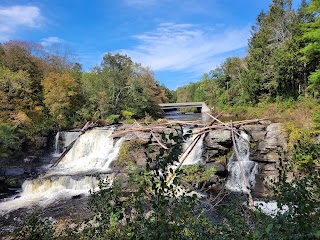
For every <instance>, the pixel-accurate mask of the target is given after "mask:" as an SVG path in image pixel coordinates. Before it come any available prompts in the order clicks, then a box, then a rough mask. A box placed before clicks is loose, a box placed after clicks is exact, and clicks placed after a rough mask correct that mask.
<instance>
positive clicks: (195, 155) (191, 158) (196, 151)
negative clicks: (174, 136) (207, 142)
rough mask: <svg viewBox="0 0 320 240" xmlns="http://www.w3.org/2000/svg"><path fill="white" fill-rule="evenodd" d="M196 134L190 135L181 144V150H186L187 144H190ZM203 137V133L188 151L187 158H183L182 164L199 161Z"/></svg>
mask: <svg viewBox="0 0 320 240" xmlns="http://www.w3.org/2000/svg"><path fill="white" fill-rule="evenodd" d="M196 137H197V135H192V136H190V137H189V138H188V139H187V141H186V142H185V143H184V144H183V152H184V151H186V150H187V148H188V146H190V144H192V142H193V140H194V139H195V138H196ZM203 139H204V134H203V135H202V136H201V137H200V139H199V140H198V142H197V144H196V145H195V146H194V148H193V149H192V151H191V152H190V153H189V155H188V156H187V158H186V159H185V160H184V162H183V165H192V164H196V163H199V162H201V160H202V158H201V156H202V151H203Z"/></svg>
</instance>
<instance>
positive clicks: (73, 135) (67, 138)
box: [62, 132, 80, 147]
mask: <svg viewBox="0 0 320 240" xmlns="http://www.w3.org/2000/svg"><path fill="white" fill-rule="evenodd" d="M79 135H80V132H62V138H63V140H64V147H68V146H69V145H70V144H71V143H72V142H73V141H74V140H75V139H77V138H78V137H79Z"/></svg>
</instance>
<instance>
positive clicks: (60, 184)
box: [0, 128, 123, 215]
mask: <svg viewBox="0 0 320 240" xmlns="http://www.w3.org/2000/svg"><path fill="white" fill-rule="evenodd" d="M113 131H114V129H106V128H96V129H93V130H90V131H87V132H86V133H84V134H83V135H81V136H80V138H78V140H77V141H76V142H75V144H74V146H73V147H72V149H71V150H70V151H69V152H68V153H67V155H66V156H65V157H64V158H63V159H62V160H61V162H60V163H59V165H58V166H57V167H55V168H52V169H51V168H50V169H49V168H48V170H47V172H46V174H44V175H42V176H40V177H39V178H37V179H34V180H27V181H25V182H24V183H23V185H22V192H21V194H20V197H18V198H17V197H15V199H11V200H8V201H5V202H1V203H0V215H2V214H5V213H7V212H9V211H12V210H15V209H18V208H21V207H30V206H32V205H34V204H37V205H40V206H46V205H48V204H50V203H52V202H54V201H56V200H57V199H60V198H71V197H72V196H76V195H80V194H84V195H88V194H89V190H92V189H97V187H98V182H99V181H98V179H97V177H96V175H97V173H99V174H101V176H102V178H106V177H108V175H107V173H108V172H110V170H111V169H110V164H111V163H112V161H114V160H116V159H117V157H118V154H119V150H120V146H121V143H122V142H123V139H122V138H121V139H119V140H118V141H117V142H116V143H115V144H114V140H113V138H111V137H110V135H111V134H112V132H113Z"/></svg>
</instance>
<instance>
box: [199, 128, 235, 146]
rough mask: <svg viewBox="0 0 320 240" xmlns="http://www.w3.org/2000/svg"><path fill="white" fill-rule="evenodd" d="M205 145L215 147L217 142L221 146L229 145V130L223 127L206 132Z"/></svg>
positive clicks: (230, 141)
mask: <svg viewBox="0 0 320 240" xmlns="http://www.w3.org/2000/svg"><path fill="white" fill-rule="evenodd" d="M204 141H205V143H206V145H207V147H210V148H216V146H217V144H219V145H221V146H225V147H227V146H231V145H232V140H231V132H230V131H229V130H224V129H216V130H213V131H211V132H209V133H208V134H207V136H206V137H205V139H204Z"/></svg>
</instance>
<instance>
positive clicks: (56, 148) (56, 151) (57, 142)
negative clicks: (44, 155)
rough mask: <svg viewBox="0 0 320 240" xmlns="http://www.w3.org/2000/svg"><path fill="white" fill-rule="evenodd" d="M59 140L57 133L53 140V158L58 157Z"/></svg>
mask: <svg viewBox="0 0 320 240" xmlns="http://www.w3.org/2000/svg"><path fill="white" fill-rule="evenodd" d="M59 138H60V132H57V134H56V136H55V138H54V140H55V141H54V152H53V154H52V155H53V156H54V157H55V156H59V155H60V149H59Z"/></svg>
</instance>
